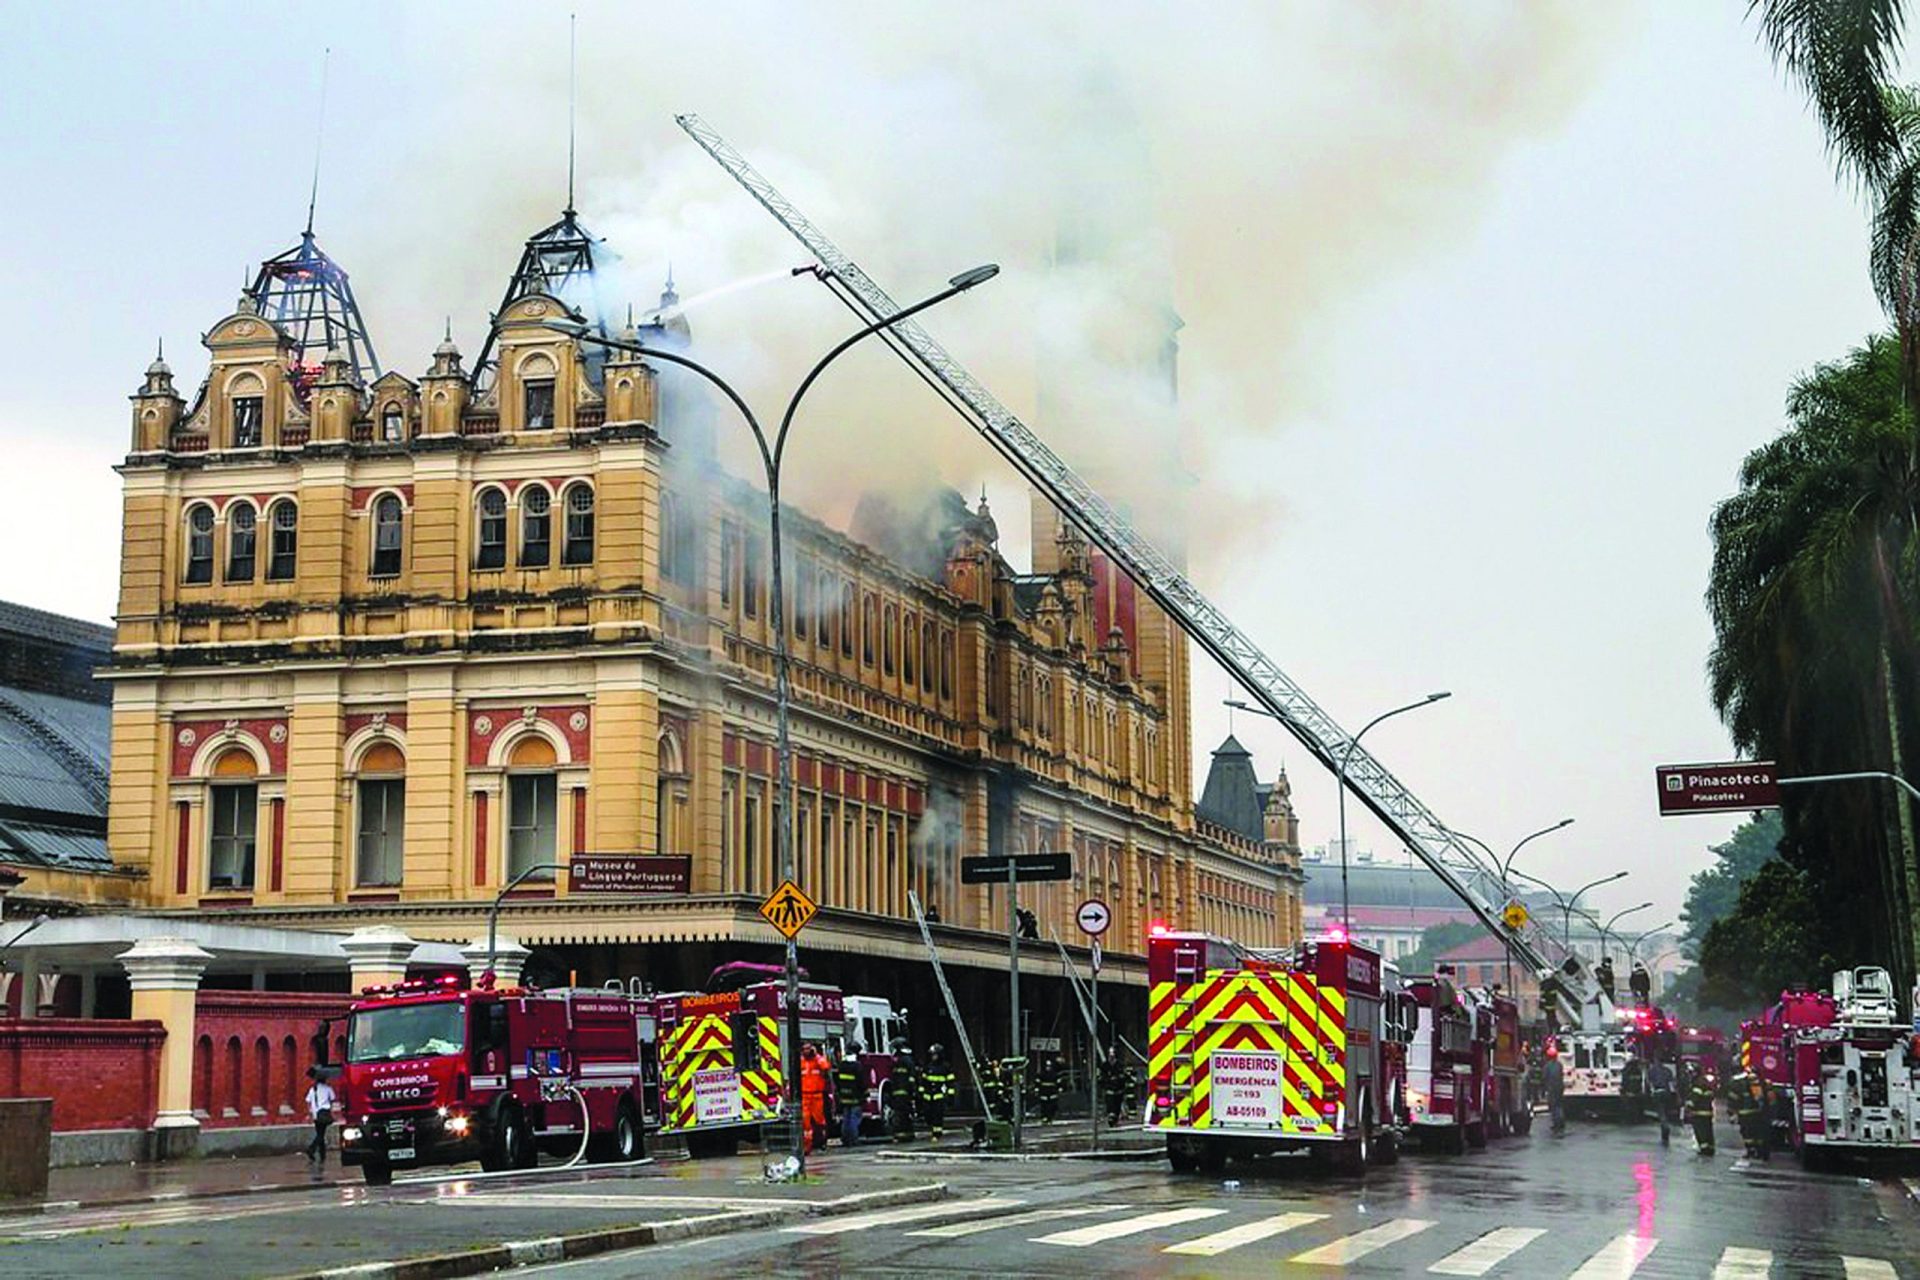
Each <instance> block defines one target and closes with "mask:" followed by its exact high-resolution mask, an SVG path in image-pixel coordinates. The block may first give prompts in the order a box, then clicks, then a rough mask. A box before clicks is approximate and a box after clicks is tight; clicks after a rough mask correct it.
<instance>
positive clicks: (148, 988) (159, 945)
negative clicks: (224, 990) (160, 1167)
mask: <svg viewBox="0 0 1920 1280" xmlns="http://www.w3.org/2000/svg"><path fill="white" fill-rule="evenodd" d="M117 958H118V959H119V961H120V967H121V968H123V969H125V970H126V971H127V980H128V984H129V985H130V986H131V987H132V988H133V1016H134V1018H135V1019H142V1018H151V1019H153V1020H154V1021H156V1022H158V1023H160V1025H161V1026H163V1027H165V1028H166V1032H167V1038H166V1040H165V1041H164V1042H163V1043H162V1044H161V1046H160V1081H159V1091H158V1101H159V1105H158V1114H156V1115H155V1116H154V1120H153V1128H154V1136H155V1138H156V1139H157V1142H156V1146H157V1151H156V1154H157V1155H158V1156H160V1157H161V1158H163V1159H164V1158H167V1157H169V1156H177V1155H184V1154H186V1153H187V1152H189V1151H191V1150H192V1149H193V1147H194V1144H195V1143H196V1142H197V1140H198V1138H199V1133H200V1122H199V1121H198V1120H195V1119H194V1118H193V1040H194V1031H193V1018H194V997H195V996H196V995H197V994H198V992H199V990H200V975H201V974H203V973H205V972H206V969H207V965H208V964H209V963H211V962H212V960H213V957H212V956H211V955H209V954H208V953H207V952H205V951H202V950H201V949H200V948H199V947H197V946H195V945H194V944H193V943H191V942H189V941H187V940H186V939H185V938H143V939H142V940H140V941H139V942H136V943H135V944H134V945H133V949H132V950H131V951H123V952H121V953H120V955H119V956H118V957H117Z"/></svg>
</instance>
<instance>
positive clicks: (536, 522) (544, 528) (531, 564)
mask: <svg viewBox="0 0 1920 1280" xmlns="http://www.w3.org/2000/svg"><path fill="white" fill-rule="evenodd" d="M552 560H553V495H552V494H550V493H548V492H547V491H546V490H545V489H542V488H541V487H540V486H539V485H537V484H533V485H528V486H527V487H526V488H524V489H522V490H521V491H520V567H521V568H522V569H544V568H546V567H547V565H548V564H550V563H551V562H552Z"/></svg>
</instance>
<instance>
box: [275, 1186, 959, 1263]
mask: <svg viewBox="0 0 1920 1280" xmlns="http://www.w3.org/2000/svg"><path fill="white" fill-rule="evenodd" d="M947 1194H948V1191H947V1185H946V1184H945V1183H944V1182H928V1183H923V1184H921V1185H920V1186H917V1187H895V1188H892V1189H890V1190H886V1191H866V1192H860V1193H857V1194H854V1195H846V1196H840V1197H838V1198H837V1199H833V1200H819V1201H809V1202H806V1203H797V1202H792V1201H789V1202H787V1203H785V1204H783V1205H781V1206H780V1207H779V1208H771V1209H736V1210H732V1211H729V1212H726V1213H706V1214H700V1215H697V1216H695V1217H691V1218H674V1219H671V1220H670V1221H667V1222H645V1223H640V1224H638V1225H635V1226H631V1227H601V1228H598V1229H595V1230H592V1231H580V1232H575V1233H574V1234H572V1235H564V1236H547V1237H545V1238H543V1239H539V1240H510V1241H507V1242H506V1243H504V1244H497V1245H490V1246H484V1247H481V1248H477V1249H463V1250H459V1251H456V1252H450V1253H436V1254H428V1255H427V1256H425V1257H420V1258H402V1259H398V1260H396V1261H391V1262H362V1263H358V1264H355V1265H353V1266H347V1267H330V1268H328V1269H326V1270H324V1271H303V1272H299V1273H297V1274H295V1275H293V1276H290V1277H286V1280H451V1278H452V1277H458V1276H471V1275H479V1274H481V1273H483V1272H488V1271H502V1270H506V1269H508V1268H512V1267H525V1266H532V1265H535V1264H539V1263H549V1262H566V1261H570V1260H572V1259H575V1258H590V1257H592V1256H594V1255H595V1254H601V1253H614V1252H617V1251H619V1250H623V1249H638V1248H642V1247H644V1246H646V1245H650V1244H665V1243H668V1242H670V1241H675V1240H698V1239H702V1238H704V1237H707V1236H723V1235H729V1234H732V1233H733V1232H735V1231H748V1230H753V1229H754V1228H757V1227H768V1226H773V1225H774V1224H776V1223H780V1222H785V1221H788V1220H790V1219H793V1218H796V1217H801V1218H805V1217H834V1216H836V1215H838V1214H843V1213H852V1212H854V1211H856V1210H862V1209H885V1208H889V1207H892V1206H895V1205H905V1204H925V1203H929V1202H932V1201H935V1200H944V1199H945V1198H946V1197H947Z"/></svg>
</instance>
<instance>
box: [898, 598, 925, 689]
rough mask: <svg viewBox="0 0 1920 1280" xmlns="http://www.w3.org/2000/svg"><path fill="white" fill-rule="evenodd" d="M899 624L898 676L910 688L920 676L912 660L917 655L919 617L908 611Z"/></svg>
mask: <svg viewBox="0 0 1920 1280" xmlns="http://www.w3.org/2000/svg"><path fill="white" fill-rule="evenodd" d="M900 625H901V631H900V678H901V679H902V680H905V681H906V682H907V687H908V688H909V689H911V688H912V687H913V685H914V682H915V681H917V680H918V679H919V678H920V677H919V674H918V672H917V671H916V670H915V662H914V660H915V659H916V658H917V657H919V641H918V638H917V634H916V633H917V632H918V631H919V630H920V625H919V619H918V618H917V616H916V615H914V614H912V613H909V614H907V615H906V617H905V618H904V619H903V620H902V621H901V624H900Z"/></svg>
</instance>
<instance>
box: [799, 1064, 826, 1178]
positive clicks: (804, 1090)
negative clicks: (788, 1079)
mask: <svg viewBox="0 0 1920 1280" xmlns="http://www.w3.org/2000/svg"><path fill="white" fill-rule="evenodd" d="M832 1087H833V1080H832V1077H831V1075H830V1074H829V1072H828V1070H827V1059H826V1056H825V1055H824V1054H822V1053H821V1052H820V1051H819V1050H818V1049H816V1048H814V1047H813V1046H812V1045H811V1044H803V1045H801V1046H800V1123H801V1124H802V1125H803V1126H804V1127H805V1129H806V1135H805V1137H804V1139H803V1140H802V1143H801V1148H800V1149H801V1150H802V1151H806V1152H811V1151H812V1150H813V1149H814V1147H815V1146H816V1145H819V1146H822V1147H824V1146H826V1145H827V1093H828V1091H829V1090H830V1089H831V1088H832Z"/></svg>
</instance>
